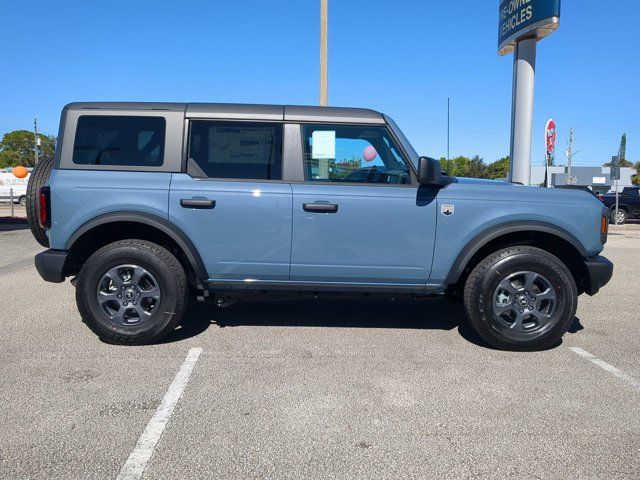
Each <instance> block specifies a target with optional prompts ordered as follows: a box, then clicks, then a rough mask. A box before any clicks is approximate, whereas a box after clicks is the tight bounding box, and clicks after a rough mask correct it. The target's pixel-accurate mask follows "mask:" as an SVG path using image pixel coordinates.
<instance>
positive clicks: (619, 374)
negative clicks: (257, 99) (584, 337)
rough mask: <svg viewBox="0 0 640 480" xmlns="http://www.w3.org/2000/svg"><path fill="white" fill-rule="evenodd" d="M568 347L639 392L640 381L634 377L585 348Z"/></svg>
mask: <svg viewBox="0 0 640 480" xmlns="http://www.w3.org/2000/svg"><path fill="white" fill-rule="evenodd" d="M569 349H570V350H572V351H574V352H575V353H577V354H578V355H580V356H581V357H583V358H586V359H587V360H589V361H590V362H591V363H595V364H596V365H598V366H599V367H600V368H602V369H603V370H605V371H607V372H609V373H610V374H612V375H615V376H616V377H618V378H619V379H620V380H622V381H623V382H624V383H626V384H627V385H629V386H630V387H631V388H632V389H633V390H635V391H636V392H640V382H639V381H638V380H636V379H635V378H633V377H631V376H629V375H627V374H626V373H624V372H623V371H622V370H618V369H617V368H616V367H614V366H613V365H609V364H608V363H607V362H605V361H604V360H600V359H599V358H598V357H596V356H595V355H592V354H591V353H589V352H587V351H586V350H584V349H582V348H580V347H569Z"/></svg>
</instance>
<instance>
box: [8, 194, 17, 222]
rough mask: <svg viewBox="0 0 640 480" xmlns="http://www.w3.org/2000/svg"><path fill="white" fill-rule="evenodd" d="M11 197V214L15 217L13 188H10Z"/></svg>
mask: <svg viewBox="0 0 640 480" xmlns="http://www.w3.org/2000/svg"><path fill="white" fill-rule="evenodd" d="M9 197H10V200H11V216H12V217H15V216H16V215H15V210H14V208H15V207H14V205H13V188H10V189H9Z"/></svg>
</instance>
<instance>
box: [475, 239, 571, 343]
mask: <svg viewBox="0 0 640 480" xmlns="http://www.w3.org/2000/svg"><path fill="white" fill-rule="evenodd" d="M520 271H532V272H535V273H538V274H540V275H543V276H544V277H545V278H546V279H548V280H549V282H550V284H551V286H552V288H553V290H554V292H555V295H556V301H557V305H556V308H555V310H554V311H553V313H552V314H551V316H550V319H549V320H548V322H547V323H546V324H545V327H543V328H541V329H540V331H531V332H522V333H519V334H515V333H513V332H510V331H508V330H509V329H508V328H505V327H504V326H503V325H501V323H500V321H499V320H498V319H497V317H496V316H495V314H494V309H493V304H494V301H495V300H494V292H495V290H496V288H497V286H498V284H499V283H500V282H501V281H502V280H504V279H505V278H507V277H508V276H509V275H512V274H515V273H516V272H520ZM577 303H578V291H577V288H576V283H575V280H574V278H573V276H572V274H571V272H570V271H569V270H568V269H567V267H566V266H565V265H564V263H562V261H560V260H559V259H558V258H557V257H555V256H554V255H551V254H550V253H549V252H546V251H544V250H542V249H539V248H535V247H530V246H514V247H509V248H505V249H502V250H499V251H497V252H495V253H493V254H491V255H489V256H488V257H487V258H485V259H484V260H482V261H481V262H480V263H479V264H478V265H477V266H476V267H475V268H474V269H473V271H472V272H471V274H470V275H469V277H468V279H467V282H466V284H465V288H464V306H465V310H466V313H467V317H468V319H469V323H470V325H471V327H472V328H473V329H474V330H475V331H476V333H478V335H480V337H482V338H483V339H484V340H485V341H486V342H487V343H489V344H490V345H491V346H493V347H495V348H499V349H502V350H524V351H532V350H544V349H547V348H550V347H552V346H554V345H556V344H558V343H559V342H560V339H561V338H562V336H563V335H564V334H565V333H566V331H567V330H568V329H569V327H570V326H571V324H572V322H573V320H574V318H575V313H576V308H577Z"/></svg>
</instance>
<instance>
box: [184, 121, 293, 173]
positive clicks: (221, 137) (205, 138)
mask: <svg viewBox="0 0 640 480" xmlns="http://www.w3.org/2000/svg"><path fill="white" fill-rule="evenodd" d="M189 157H190V159H193V161H194V162H195V163H196V164H197V165H198V167H200V170H201V171H202V173H203V174H204V175H206V176H207V177H209V178H246V179H256V180H280V179H281V178H282V125H281V124H275V123H248V122H213V121H206V120H196V121H193V122H191V129H190V139H189ZM189 173H191V172H189ZM198 176H200V175H198Z"/></svg>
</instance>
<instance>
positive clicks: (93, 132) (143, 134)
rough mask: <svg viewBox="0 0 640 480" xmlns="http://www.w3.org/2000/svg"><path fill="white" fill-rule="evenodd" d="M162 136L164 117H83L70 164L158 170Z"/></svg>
mask: <svg viewBox="0 0 640 480" xmlns="http://www.w3.org/2000/svg"><path fill="white" fill-rule="evenodd" d="M165 132H166V122H165V119H164V118H163V117H142V116H140V117H138V116H136V117H130V116H116V115H83V116H81V117H80V118H78V126H77V127H76V138H75V142H74V145H73V163H75V164H78V165H110V166H127V167H159V166H161V165H162V163H163V162H164V142H165Z"/></svg>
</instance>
